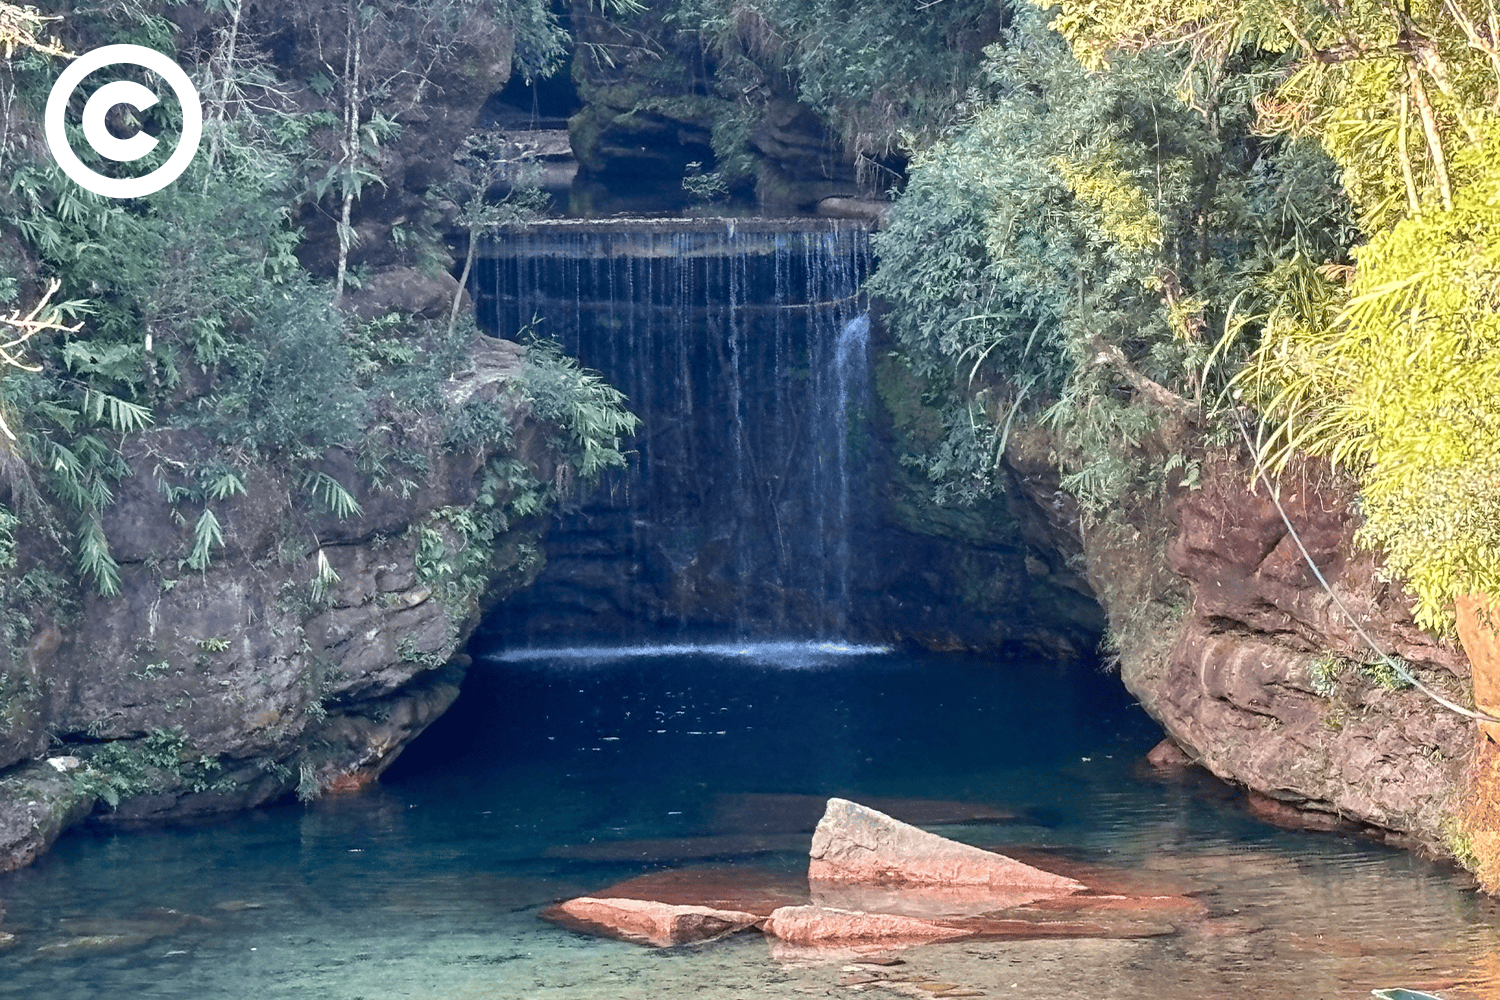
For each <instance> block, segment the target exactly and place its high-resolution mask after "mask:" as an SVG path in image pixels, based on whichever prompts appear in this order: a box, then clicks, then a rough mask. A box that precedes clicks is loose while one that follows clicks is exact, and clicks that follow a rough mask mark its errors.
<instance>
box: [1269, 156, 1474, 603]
mask: <svg viewBox="0 0 1500 1000" xmlns="http://www.w3.org/2000/svg"><path fill="white" fill-rule="evenodd" d="M1497 154H1500V129H1497V130H1495V131H1494V133H1493V138H1492V139H1491V140H1490V141H1489V142H1488V143H1487V144H1486V145H1484V146H1481V147H1478V148H1476V149H1474V150H1468V151H1465V152H1464V153H1462V154H1460V155H1459V157H1457V158H1456V159H1455V166H1456V167H1459V168H1462V169H1465V171H1466V173H1469V174H1470V175H1471V176H1472V177H1473V178H1474V180H1473V181H1471V182H1470V183H1469V184H1466V185H1464V186H1463V187H1462V188H1460V189H1459V190H1458V191H1457V192H1455V195H1454V200H1453V207H1452V209H1451V210H1443V209H1442V208H1440V207H1439V206H1436V205H1432V206H1429V208H1428V210H1426V211H1424V212H1421V213H1419V214H1417V215H1414V216H1411V217H1408V218H1405V219H1403V220H1401V221H1400V222H1398V223H1396V224H1395V225H1394V226H1392V227H1391V228H1390V229H1389V230H1387V231H1384V232H1381V233H1378V234H1376V235H1375V236H1374V237H1372V238H1371V239H1370V241H1369V243H1368V244H1367V245H1366V246H1364V247H1362V248H1360V249H1359V250H1358V251H1357V253H1356V259H1357V261H1358V268H1357V270H1356V272H1355V276H1354V280H1353V282H1352V283H1351V284H1350V285H1348V286H1347V287H1342V286H1330V287H1328V288H1327V290H1326V292H1325V293H1324V302H1325V303H1326V305H1325V306H1324V308H1323V309H1322V310H1321V313H1320V314H1317V315H1312V316H1306V317H1297V316H1295V315H1288V314H1285V313H1284V314H1281V315H1279V316H1277V317H1275V318H1274V320H1273V322H1272V324H1271V325H1270V327H1269V329H1268V332H1267V335H1266V337H1265V339H1264V342H1263V344H1262V346H1261V349H1260V351H1259V352H1258V353H1257V355H1256V357H1255V361H1254V364H1253V365H1252V367H1251V368H1250V369H1249V371H1247V373H1246V375H1245V377H1244V378H1243V380H1242V381H1243V384H1244V385H1245V386H1246V389H1247V391H1248V392H1249V393H1250V398H1251V399H1252V401H1254V402H1255V403H1256V404H1257V406H1258V407H1259V408H1260V409H1261V410H1262V412H1263V413H1264V414H1265V416H1266V418H1267V419H1268V420H1269V421H1271V422H1273V423H1274V425H1275V428H1276V430H1275V433H1274V435H1273V436H1272V437H1271V438H1270V439H1269V441H1268V443H1267V447H1266V449H1265V451H1264V453H1263V454H1264V456H1265V457H1266V459H1267V460H1268V461H1270V462H1271V463H1272V464H1273V465H1274V466H1279V465H1280V464H1281V463H1283V462H1284V461H1285V460H1286V459H1287V458H1289V457H1290V455H1291V454H1292V452H1293V451H1294V450H1295V449H1298V448H1300V449H1304V450H1306V451H1310V452H1313V453H1315V454H1323V455H1327V456H1329V457H1330V458H1331V459H1333V461H1335V462H1336V463H1339V464H1342V465H1344V466H1346V467H1348V468H1350V469H1352V470H1353V471H1354V472H1355V473H1356V474H1357V475H1358V476H1359V479H1360V485H1361V498H1362V509H1363V512H1364V515H1365V524H1364V526H1363V528H1362V529H1361V531H1360V536H1359V537H1360V539H1361V540H1362V541H1364V542H1365V543H1366V544H1367V545H1369V546H1370V547H1372V548H1375V549H1377V550H1379V551H1381V552H1382V553H1383V554H1384V556H1385V562H1386V567H1387V568H1388V570H1389V571H1390V572H1392V573H1394V574H1396V575H1397V576H1399V577H1400V578H1402V579H1403V580H1404V581H1405V582H1406V583H1407V585H1408V586H1409V587H1410V588H1411V590H1412V591H1413V593H1414V594H1415V595H1416V597H1417V606H1416V614H1417V618H1418V621H1419V622H1421V623H1422V624H1423V625H1424V626H1426V627H1428V628H1432V629H1438V630H1442V629H1446V628H1451V624H1452V617H1451V616H1452V611H1451V608H1452V603H1453V600H1454V598H1456V597H1458V596H1461V595H1463V594H1468V593H1471V592H1476V591H1477V592H1483V593H1500V511H1497V510H1496V507H1495V504H1494V497H1495V495H1496V491H1497V490H1500V397H1497V395H1496V393H1495V392H1494V391H1493V387H1494V386H1495V385H1497V384H1500V319H1497V316H1496V311H1495V306H1496V302H1495V292H1494V289H1495V282H1496V280H1497V277H1500V235H1497V234H1500V169H1495V168H1494V167H1493V166H1492V164H1493V163H1494V162H1495V157H1496V155H1497Z"/></svg>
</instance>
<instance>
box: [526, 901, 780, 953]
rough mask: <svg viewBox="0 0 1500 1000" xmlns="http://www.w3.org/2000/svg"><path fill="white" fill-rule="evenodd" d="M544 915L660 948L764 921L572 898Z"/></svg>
mask: <svg viewBox="0 0 1500 1000" xmlns="http://www.w3.org/2000/svg"><path fill="white" fill-rule="evenodd" d="M542 916H543V917H545V918H547V919H548V920H552V921H555V922H557V923H560V924H563V925H564V926H568V927H572V928H573V929H575V930H583V931H588V932H590V933H593V934H603V935H605V936H606V937H616V938H623V939H625V940H627V941H639V942H642V943H645V944H653V945H656V946H657V947H659V948H665V947H668V946H671V945H676V944H688V943H690V942H694V941H710V940H712V939H714V938H718V937H724V936H725V935H728V934H733V933H735V932H737V931H742V930H745V929H747V928H750V927H754V926H755V925H756V924H758V923H760V920H761V918H760V917H758V916H756V915H755V914H753V913H745V912H743V911H740V910H716V909H713V908H712V907H708V906H673V905H671V904H668V903H658V902H653V901H651V900H643V899H599V898H597V897H593V896H581V897H579V898H578V899H570V900H568V901H567V902H566V903H563V904H561V905H559V906H555V907H552V908H551V909H549V910H546V911H544V912H543V914H542Z"/></svg>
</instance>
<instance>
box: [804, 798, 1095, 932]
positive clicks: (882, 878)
mask: <svg viewBox="0 0 1500 1000" xmlns="http://www.w3.org/2000/svg"><path fill="white" fill-rule="evenodd" d="M807 877H808V880H809V881H810V882H812V883H813V884H814V885H815V886H816V885H817V884H818V883H825V884H834V885H850V884H853V885H866V886H892V885H906V886H934V887H942V888H943V889H945V890H950V891H951V890H955V889H961V888H968V889H978V890H985V891H987V892H993V893H994V894H995V895H996V896H997V897H999V898H997V900H996V905H997V906H1018V905H1020V904H1022V903H1025V902H1030V901H1032V900H1037V899H1049V898H1052V897H1055V896H1067V895H1071V894H1072V893H1075V892H1082V891H1084V890H1085V889H1086V888H1087V887H1086V886H1085V885H1084V884H1083V883H1082V882H1078V881H1076V880H1074V879H1071V878H1067V877H1065V876H1062V875H1055V874H1053V873H1052V872H1048V871H1043V870H1042V869H1040V868H1034V867H1032V866H1031V865H1028V864H1023V863H1022V862H1020V861H1016V860H1015V859H1014V858H1008V857H1006V856H1005V855H1003V854H996V853H994V852H993V851H983V850H980V849H979V848H977V847H970V846H969V845H968V844H960V843H958V842H956V841H952V840H947V839H945V838H943V837H939V836H937V835H936V834H932V833H928V832H926V831H925V830H921V829H918V828H917V827H915V826H911V825H910V824H908V823H903V822H901V821H900V820H897V819H892V818H891V817H889V816H887V815H885V814H884V813H881V812H876V811H875V810H874V809H870V808H868V807H866V806H862V805H859V804H857V803H854V802H850V801H848V800H847V799H829V800H828V808H827V810H826V811H825V812H824V814H823V819H822V821H821V822H820V823H818V828H817V829H816V830H815V831H814V832H813V840H812V851H811V859H810V862H809V864H808V869H807Z"/></svg>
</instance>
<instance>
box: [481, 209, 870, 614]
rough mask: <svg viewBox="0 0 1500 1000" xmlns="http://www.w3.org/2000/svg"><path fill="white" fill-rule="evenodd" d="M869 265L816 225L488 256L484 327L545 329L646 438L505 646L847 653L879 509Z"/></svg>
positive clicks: (692, 232)
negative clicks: (698, 642)
mask: <svg viewBox="0 0 1500 1000" xmlns="http://www.w3.org/2000/svg"><path fill="white" fill-rule="evenodd" d="M870 266H871V261H870V253H869V243H868V234H867V232H866V231H865V230H864V229H863V228H862V227H859V226H856V225H853V224H850V223H834V222H829V221H825V220H814V219H798V220H744V219H741V220H737V221H735V220H634V221H631V220H610V221H604V222H571V221H570V222H554V223H544V224H538V225H534V226H530V227H526V228H524V229H517V230H515V231H512V232H508V233H506V234H503V235H502V236H501V237H499V238H497V239H496V240H494V241H493V242H492V243H490V244H487V245H486V246H485V247H483V248H481V251H480V254H479V260H478V264H477V266H476V268H475V281H474V286H473V288H472V291H473V293H474V296H475V299H476V302H477V308H478V316H479V319H480V323H481V326H482V327H483V328H484V329H485V330H486V331H487V332H490V333H493V334H498V335H500V336H510V337H513V336H516V335H517V333H518V331H521V330H523V329H524V328H526V327H528V326H529V325H532V324H533V323H534V329H535V332H536V333H537V334H540V335H544V336H549V337H553V338H555V339H556V340H558V341H559V342H560V343H561V345H562V347H563V349H564V350H566V351H567V352H569V353H571V354H573V355H575V356H576V357H578V358H579V359H580V360H581V361H582V362H583V364H585V365H586V366H588V367H590V368H594V369H597V370H598V371H600V372H602V373H603V374H604V376H605V377H606V378H607V379H608V380H609V381H610V382H611V383H612V384H613V385H615V386H616V387H618V388H619V389H621V390H622V391H623V392H625V393H626V395H627V396H628V397H629V400H630V403H629V405H630V407H631V409H633V410H634V411H635V413H636V414H637V415H639V416H640V417H641V420H642V427H641V430H640V433H639V435H638V436H637V438H636V440H635V441H634V442H632V447H633V448H634V449H635V454H634V455H632V458H631V464H630V467H629V469H627V470H624V471H623V472H620V473H617V474H611V475H608V476H606V478H605V479H604V481H602V482H601V483H600V484H599V485H598V486H597V487H596V488H594V489H592V490H590V491H588V492H586V493H585V494H584V495H583V496H582V497H581V498H580V499H579V502H578V506H577V508H576V509H575V510H572V511H570V512H567V513H565V514H564V515H563V516H562V518H561V520H560V523H559V524H557V525H555V526H554V527H553V529H552V531H551V532H550V535H549V540H548V542H547V545H546V549H547V558H548V565H547V568H546V569H545V570H544V571H543V575H542V577H541V579H539V581H538V583H537V585H536V586H535V587H533V588H532V589H531V590H530V591H529V592H527V593H525V594H523V595H519V596H518V597H517V598H514V599H512V601H511V602H510V603H509V604H508V605H507V606H506V608H504V609H502V610H501V612H500V613H499V615H498V616H497V618H496V620H495V621H494V622H492V623H490V625H488V626H487V628H488V629H490V630H499V631H502V632H505V633H508V635H509V636H510V637H514V638H521V637H522V633H525V638H527V639H529V640H534V641H539V642H546V641H549V640H553V639H558V638H566V639H568V640H569V641H572V639H573V638H574V637H576V636H577V635H578V634H579V633H580V632H584V633H591V634H594V635H595V636H597V637H599V638H601V639H603V638H607V639H611V640H617V639H622V638H625V639H629V638H638V637H641V636H643V635H646V634H648V633H659V632H660V631H661V630H662V629H666V630H667V631H668V632H671V633H674V634H677V635H682V636H691V637H708V638H712V637H714V636H723V635H726V634H727V635H730V636H733V637H735V638H740V637H751V636H761V637H766V636H774V637H798V638H815V639H840V638H843V637H844V635H843V634H844V631H845V629H846V627H847V625H848V621H849V609H850V606H851V603H852V602H853V601H854V600H855V599H856V598H857V591H858V585H857V582H856V577H857V572H856V563H857V561H858V560H857V558H856V555H857V553H858V551H859V548H858V546H857V545H856V544H851V539H852V538H853V537H854V536H856V535H857V534H858V533H859V532H860V530H861V525H862V524H863V523H864V521H865V519H866V518H867V517H868V514H869V511H870V509H871V506H872V505H871V504H870V503H869V502H867V498H866V497H865V495H864V491H867V490H868V488H869V478H868V477H867V476H865V475H864V474H863V473H862V470H861V467H860V466H861V462H862V461H863V452H862V449H863V445H862V443H861V442H862V441H864V440H865V439H866V438H867V434H866V432H865V429H864V416H865V411H866V409H867V406H866V403H867V397H868V393H869V382H870V377H869V358H868V341H869V319H868V317H867V315H865V312H864V306H863V304H862V299H861V295H860V285H861V283H862V282H863V281H864V279H865V278H866V277H867V275H868V273H869V270H870Z"/></svg>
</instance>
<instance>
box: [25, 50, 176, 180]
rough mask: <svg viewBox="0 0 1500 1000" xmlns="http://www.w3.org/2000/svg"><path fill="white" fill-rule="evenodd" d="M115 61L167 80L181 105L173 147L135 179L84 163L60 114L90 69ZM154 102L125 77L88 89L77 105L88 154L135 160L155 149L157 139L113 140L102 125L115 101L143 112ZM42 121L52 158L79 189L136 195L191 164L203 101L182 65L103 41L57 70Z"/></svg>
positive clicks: (151, 52) (144, 136) (64, 114)
mask: <svg viewBox="0 0 1500 1000" xmlns="http://www.w3.org/2000/svg"><path fill="white" fill-rule="evenodd" d="M121 65H129V66H140V67H142V68H143V69H148V70H150V71H151V72H153V73H155V74H156V75H157V76H159V77H161V78H162V79H163V80H165V81H167V83H168V84H169V85H170V86H171V88H172V91H173V93H175V94H176V95H177V103H178V104H180V105H181V106H182V136H181V137H180V138H179V139H178V140H177V149H176V150H175V151H173V153H172V155H171V156H170V157H168V158H167V162H166V163H163V164H162V165H161V166H160V167H158V168H157V169H156V170H153V171H151V172H150V173H149V174H145V175H143V176H141V177H125V178H117V177H105V176H104V175H103V174H101V173H98V172H97V171H94V170H90V169H89V168H88V167H86V166H84V163H83V161H82V160H80V159H79V158H78V155H77V154H76V153H74V152H73V147H72V146H70V145H69V144H68V133H67V128H66V117H67V111H68V100H69V98H71V97H72V96H73V91H75V90H77V89H78V85H79V84H80V83H82V82H83V80H84V78H85V77H86V76H88V75H89V74H90V73H92V72H94V71H95V70H98V69H104V68H105V67H107V66H121ZM157 100H158V98H157V96H156V95H155V94H153V93H152V92H151V91H150V89H149V88H147V87H143V86H141V85H140V84H139V83H134V82H132V81H130V80H116V81H115V82H113V83H106V84H105V85H104V86H102V87H100V88H99V89H98V90H96V91H94V94H93V96H92V97H90V98H89V99H88V103H86V104H85V105H84V106H83V137H84V138H85V139H87V140H88V144H89V145H90V146H91V147H93V150H94V152H96V153H98V154H99V155H100V156H102V157H104V158H105V159H108V160H114V161H116V162H118V163H131V162H133V161H135V160H139V159H140V158H141V157H143V156H145V155H146V154H148V153H150V152H151V151H152V150H153V149H155V148H156V145H157V142H158V140H157V139H154V138H152V137H151V136H149V135H147V134H146V133H144V132H137V133H136V134H135V135H133V136H131V137H130V138H129V139H117V138H115V137H114V136H113V135H111V134H110V131H109V129H108V128H106V127H105V125H104V116H105V115H106V114H108V113H109V111H110V109H111V108H113V107H115V106H116V105H120V104H127V105H129V106H130V107H132V108H135V109H136V110H137V111H145V110H146V109H147V108H149V107H152V106H153V105H155V104H156V102H157ZM44 122H45V125H46V133H47V146H48V148H50V149H51V150H52V158H53V159H55V160H56V161H57V165H58V166H59V167H62V169H63V173H65V174H67V175H68V176H69V177H71V178H73V180H74V181H76V182H77V183H78V186H79V187H82V188H84V189H86V190H89V191H92V192H94V193H95V194H97V195H103V196H104V197H106V198H140V197H143V196H145V195H148V194H154V193H155V192H157V191H160V190H161V189H162V188H164V187H166V186H167V185H168V184H170V183H172V182H173V181H175V180H176V179H177V178H179V177H181V176H182V172H183V171H184V170H186V169H187V168H188V164H190V163H192V162H193V157H194V156H196V155H197V154H198V144H199V142H201V141H202V139H203V102H202V101H201V100H200V99H199V97H198V88H197V87H194V86H193V81H192V80H190V79H188V75H187V74H186V73H184V72H183V70H182V67H181V66H179V65H177V64H176V63H175V62H173V61H172V60H171V59H169V58H167V57H166V56H164V55H162V54H161V53H160V52H157V51H156V50H155V49H148V48H146V47H145V46H142V45H106V46H104V47H102V48H97V49H94V50H93V51H91V52H85V53H84V54H83V55H81V56H79V57H78V58H77V59H76V60H75V61H74V62H73V63H72V64H71V65H70V66H69V67H68V68H67V69H65V70H63V72H62V75H61V76H59V77H58V78H57V82H56V83H54V84H53V85H52V93H51V94H50V95H48V97H47V113H46V116H45V118H44Z"/></svg>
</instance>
